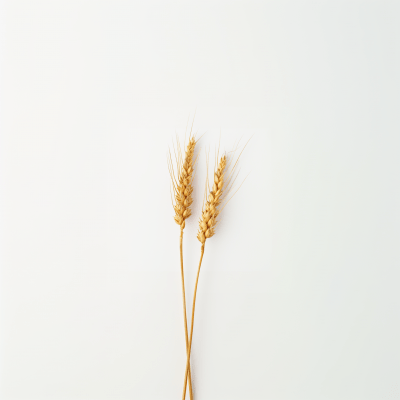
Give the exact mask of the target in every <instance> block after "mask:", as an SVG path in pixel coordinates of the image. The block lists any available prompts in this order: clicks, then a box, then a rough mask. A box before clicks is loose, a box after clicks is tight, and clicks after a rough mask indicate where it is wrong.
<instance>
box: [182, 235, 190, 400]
mask: <svg viewBox="0 0 400 400" xmlns="http://www.w3.org/2000/svg"><path fill="white" fill-rule="evenodd" d="M182 242H183V229H181V236H180V240H179V248H180V253H181V277H182V298H183V319H184V321H185V340H186V355H187V354H188V351H189V339H188V328H187V317H186V295H185V274H184V272H183V250H182ZM187 379H188V380H189V396H190V400H193V391H192V374H191V371H190V365H189V374H188V377H187ZM185 391H186V385H185Z"/></svg>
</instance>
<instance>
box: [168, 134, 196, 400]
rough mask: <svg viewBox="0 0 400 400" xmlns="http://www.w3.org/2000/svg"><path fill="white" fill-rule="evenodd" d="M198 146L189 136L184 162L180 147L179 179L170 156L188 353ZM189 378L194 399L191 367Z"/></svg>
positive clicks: (190, 394) (178, 159)
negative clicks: (190, 225)
mask: <svg viewBox="0 0 400 400" xmlns="http://www.w3.org/2000/svg"><path fill="white" fill-rule="evenodd" d="M195 146H196V140H195V139H194V137H191V138H189V143H188V145H187V147H186V152H185V157H184V159H183V162H180V161H181V158H180V151H179V149H178V157H177V158H176V162H177V174H178V180H176V179H175V176H174V174H173V168H172V159H171V157H170V174H171V179H172V185H173V188H174V194H175V205H174V210H175V217H174V219H175V222H176V223H177V224H178V225H180V228H181V229H180V230H181V234H180V238H179V253H180V258H181V279H182V300H183V319H184V323H185V342H186V354H187V352H188V351H189V339H188V328H187V316H186V295H185V274H184V268H183V230H184V228H185V220H186V219H187V218H189V217H190V215H191V210H190V206H191V204H192V202H193V200H192V192H193V186H192V180H193V170H194V164H195V162H196V160H195V159H194V149H195ZM187 380H189V396H190V400H193V389H192V377H191V371H190V368H189V374H188V376H187Z"/></svg>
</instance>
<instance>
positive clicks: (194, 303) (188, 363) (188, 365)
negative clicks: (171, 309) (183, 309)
mask: <svg viewBox="0 0 400 400" xmlns="http://www.w3.org/2000/svg"><path fill="white" fill-rule="evenodd" d="M204 245H205V243H203V244H202V245H201V255H200V262H199V268H198V270H197V278H196V285H195V287H194V295H193V306H192V324H191V326H190V340H189V350H188V352H187V361H186V371H185V381H184V384H183V394H182V400H185V396H186V384H187V378H188V374H189V370H190V352H191V350H192V338H193V323H194V308H195V306H196V295H197V284H198V282H199V275H200V267H201V262H202V261H203V254H204Z"/></svg>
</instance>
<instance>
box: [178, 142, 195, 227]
mask: <svg viewBox="0 0 400 400" xmlns="http://www.w3.org/2000/svg"><path fill="white" fill-rule="evenodd" d="M195 146H196V140H195V139H194V138H193V137H191V138H190V139H189V143H188V144H187V147H186V151H185V157H184V159H183V162H182V163H181V164H179V163H178V171H177V173H178V180H177V181H175V182H174V181H173V183H174V185H173V186H174V194H175V204H174V210H175V216H174V220H175V222H176V223H177V224H178V225H180V227H181V229H184V228H185V220H186V219H187V218H189V217H190V215H191V210H190V206H191V205H192V203H193V199H192V192H193V186H192V180H193V170H194V163H195V160H194V149H195Z"/></svg>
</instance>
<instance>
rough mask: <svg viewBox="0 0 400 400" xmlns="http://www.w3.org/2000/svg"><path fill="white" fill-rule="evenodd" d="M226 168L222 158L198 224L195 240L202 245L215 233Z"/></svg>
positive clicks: (224, 157)
mask: <svg viewBox="0 0 400 400" xmlns="http://www.w3.org/2000/svg"><path fill="white" fill-rule="evenodd" d="M225 167H226V156H222V157H221V160H220V162H219V165H218V168H217V170H216V171H215V173H214V184H213V188H212V190H211V191H210V193H209V195H208V199H207V201H206V204H205V206H204V207H203V211H202V214H201V218H200V222H199V232H198V235H197V239H199V241H200V242H201V243H202V244H204V243H205V241H206V239H208V238H210V237H212V236H213V235H214V233H215V225H216V223H217V216H218V214H219V213H220V210H219V206H220V204H221V196H222V193H223V190H224V170H225Z"/></svg>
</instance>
